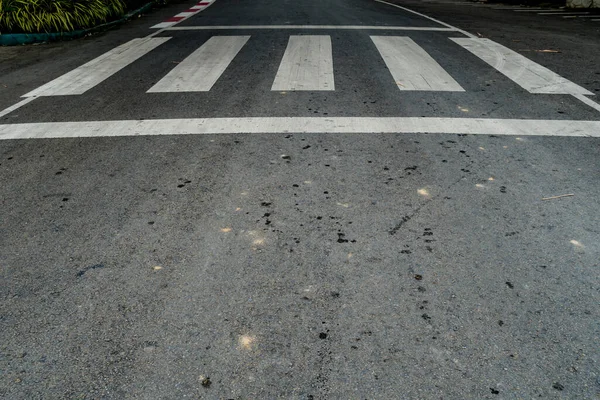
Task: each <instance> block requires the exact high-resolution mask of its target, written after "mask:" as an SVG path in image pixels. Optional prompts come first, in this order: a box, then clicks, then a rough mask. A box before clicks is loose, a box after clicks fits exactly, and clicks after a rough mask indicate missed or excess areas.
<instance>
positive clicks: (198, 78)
mask: <svg viewBox="0 0 600 400" xmlns="http://www.w3.org/2000/svg"><path fill="white" fill-rule="evenodd" d="M248 39H250V36H213V37H212V38H210V39H209V40H208V41H207V42H206V43H204V44H203V45H202V46H201V47H200V48H199V49H198V50H196V51H194V52H193V53H192V54H190V55H189V56H188V57H187V58H186V59H185V60H183V61H182V62H181V63H179V65H177V67H175V68H173V70H171V72H169V73H168V74H167V75H166V76H165V77H164V78H163V79H161V80H160V81H159V82H158V83H157V84H156V85H154V86H153V87H152V88H150V90H148V92H149V93H153V92H154V93H157V92H207V91H209V90H210V89H211V88H212V87H213V85H214V84H215V82H217V80H218V79H219V77H220V76H221V75H222V74H223V72H225V69H227V67H228V66H229V64H230V63H231V61H232V60H233V59H234V57H235V56H236V55H237V54H238V53H239V51H240V50H241V49H242V47H244V45H245V44H246V42H247V41H248Z"/></svg>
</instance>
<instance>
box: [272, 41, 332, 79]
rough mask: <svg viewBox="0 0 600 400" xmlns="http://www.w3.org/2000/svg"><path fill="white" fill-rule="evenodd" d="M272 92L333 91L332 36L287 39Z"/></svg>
mask: <svg viewBox="0 0 600 400" xmlns="http://www.w3.org/2000/svg"><path fill="white" fill-rule="evenodd" d="M271 90H280V91H296V90H335V85H334V81H333V55H332V50H331V37H330V36H328V35H303V36H296V35H292V36H290V39H289V41H288V45H287V48H286V49H285V53H284V54H283V58H282V60H281V64H279V70H278V71H277V75H276V76H275V80H274V82H273V86H272V87H271Z"/></svg>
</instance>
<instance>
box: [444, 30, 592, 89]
mask: <svg viewBox="0 0 600 400" xmlns="http://www.w3.org/2000/svg"><path fill="white" fill-rule="evenodd" d="M450 40H453V41H454V42H456V43H458V44H459V45H460V46H462V47H464V48H465V49H467V50H468V51H470V52H471V53H473V54H474V55H476V56H477V57H479V58H480V59H482V60H483V61H485V62H486V63H488V64H489V65H491V66H492V67H494V68H495V69H496V70H498V71H499V72H500V73H502V74H503V75H505V76H506V77H508V78H509V79H510V80H512V81H513V82H515V83H516V84H517V85H519V86H521V87H522V88H523V89H525V90H527V91H528V92H530V93H546V94H586V95H593V93H592V92H590V91H589V90H587V89H585V88H583V87H581V86H579V85H577V84H575V83H573V82H571V81H569V80H567V79H565V78H563V77H562V76H560V75H558V74H556V73H554V72H552V71H550V70H549V69H548V68H546V67H543V66H541V65H540V64H538V63H535V62H533V61H531V60H529V59H528V58H526V57H524V56H522V55H520V54H518V53H516V52H514V51H512V50H511V49H509V48H507V47H504V46H502V45H501V44H499V43H496V42H494V41H492V40H489V39H472V38H450Z"/></svg>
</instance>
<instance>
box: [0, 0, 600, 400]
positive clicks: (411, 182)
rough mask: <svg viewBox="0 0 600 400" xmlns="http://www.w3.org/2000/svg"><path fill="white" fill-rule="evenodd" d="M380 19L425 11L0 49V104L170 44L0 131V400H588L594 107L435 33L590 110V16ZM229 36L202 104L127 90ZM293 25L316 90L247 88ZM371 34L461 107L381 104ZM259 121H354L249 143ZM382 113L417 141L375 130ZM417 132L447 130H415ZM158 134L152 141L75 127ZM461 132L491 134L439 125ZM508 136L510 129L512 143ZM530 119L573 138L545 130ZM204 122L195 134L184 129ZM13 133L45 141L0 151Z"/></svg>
mask: <svg viewBox="0 0 600 400" xmlns="http://www.w3.org/2000/svg"><path fill="white" fill-rule="evenodd" d="M395 3H396V4H399V5H401V6H403V7H408V8H409V9H411V10H414V11H416V12H418V13H421V14H423V15H424V16H421V15H417V14H415V13H412V12H410V11H407V10H403V9H399V8H395V7H392V6H390V5H386V4H382V3H378V2H374V1H369V0H327V1H316V0H308V1H305V2H292V1H274V0H257V1H254V2H242V1H239V0H217V1H216V2H215V3H214V4H212V5H211V6H210V7H208V8H206V9H204V10H202V11H201V12H199V13H197V14H195V15H192V16H190V17H189V18H188V19H185V20H184V21H182V22H180V23H178V24H177V25H174V28H177V29H166V30H158V29H150V28H151V27H152V26H154V25H155V24H158V23H160V22H162V21H165V20H167V19H169V18H170V17H172V16H174V15H176V14H178V13H179V12H182V11H185V10H186V9H188V8H189V7H191V6H193V4H190V3H185V2H179V3H175V4H173V5H171V6H169V7H165V8H162V9H159V10H156V11H155V12H153V13H151V14H149V15H146V16H144V17H143V18H140V19H139V20H136V21H133V22H131V23H129V24H127V25H124V26H122V27H120V28H119V29H116V30H112V31H109V32H106V33H104V34H101V35H98V36H93V37H88V38H85V39H82V40H78V41H73V42H61V43H54V44H49V45H39V46H28V47H15V48H0V57H1V58H2V60H3V61H2V62H1V63H0V110H2V109H5V108H7V107H10V106H12V105H13V104H15V103H17V102H19V101H22V100H23V98H21V96H24V95H27V93H29V92H30V91H32V90H35V89H36V88H39V87H40V86H42V85H45V84H47V83H48V82H51V81H53V80H54V79H57V78H59V77H60V76H62V75H63V74H66V73H69V72H70V71H73V70H75V69H76V68H78V67H80V66H81V65H83V64H85V63H87V62H89V61H91V60H94V59H96V58H97V57H99V56H102V55H103V54H106V53H107V52H110V51H111V50H112V49H114V48H115V47H117V46H119V45H122V44H124V43H127V42H129V41H130V40H132V39H136V38H143V37H146V36H147V35H149V34H152V33H155V37H157V38H160V37H170V38H171V39H169V40H168V41H166V42H165V43H164V44H161V45H160V46H159V47H157V48H156V49H154V50H152V51H150V52H148V53H146V54H145V55H143V56H141V57H140V58H139V59H137V60H135V61H132V62H131V63H128V64H127V65H126V66H124V68H122V69H120V70H119V71H117V72H116V73H114V74H112V75H111V76H109V77H108V78H107V79H105V80H103V81H101V82H98V83H97V84H96V85H93V87H91V88H90V89H89V90H86V91H85V92H84V93H82V94H78V95H69V96H67V95H47V96H42V97H36V98H30V100H31V101H30V102H29V103H27V104H24V105H23V106H22V107H20V108H18V109H16V110H14V111H12V112H10V113H7V114H6V115H4V116H3V117H0V183H1V186H0V205H1V207H0V299H1V300H0V371H1V373H0V397H1V398H5V399H184V398H196V399H197V398H201V399H236V400H237V399H278V398H281V399H303V400H308V399H369V400H371V399H530V398H548V399H562V398H564V399H597V398H600V366H599V363H600V351H599V345H598V343H600V307H598V305H599V304H600V291H599V288H600V283H599V278H600V262H599V260H600V241H599V236H600V235H599V234H600V228H599V227H600V211H599V210H600V180H599V178H600V157H599V156H600V132H598V133H595V131H594V127H595V126H596V125H592V124H594V123H597V122H598V121H600V110H597V109H595V108H594V107H593V106H590V105H588V104H586V103H584V102H582V101H581V100H580V99H578V98H577V97H575V96H573V95H570V94H568V93H562V94H548V93H532V92H531V91H529V90H527V89H526V88H524V87H523V86H521V85H520V84H519V82H521V83H522V84H524V83H523V82H524V81H523V80H522V79H523V78H522V76H525V75H527V71H528V70H527V68H522V69H521V70H520V71H521V75H519V76H512V77H510V76H507V75H505V74H502V73H501V72H500V71H499V70H500V69H502V68H503V65H504V64H502V65H501V64H494V65H490V64H489V63H486V62H484V60H482V59H480V58H478V57H476V56H475V55H474V54H472V53H470V52H469V51H467V50H466V49H465V48H463V47H461V46H459V45H458V44H457V43H455V42H454V41H452V40H450V38H465V37H467V36H465V33H463V32H461V31H460V30H464V31H466V32H468V33H469V34H471V35H472V36H473V37H474V38H475V39H477V40H478V39H480V38H489V39H491V40H493V41H494V42H496V43H499V44H501V45H503V46H506V47H507V48H509V49H511V50H513V51H515V52H516V53H517V54H521V55H523V56H525V57H527V58H528V59H529V60H531V61H533V62H535V63H537V64H536V65H541V66H543V67H546V68H548V69H549V70H551V71H553V72H555V73H556V74H558V75H560V77H561V78H563V79H565V80H568V81H570V82H573V83H574V84H576V85H580V86H581V87H582V88H584V89H586V90H587V91H589V92H590V93H599V92H600V53H599V52H598V51H597V48H598V43H600V23H595V24H594V23H593V22H591V21H584V20H581V21H572V20H565V19H559V18H541V16H538V15H533V14H529V13H523V14H517V13H514V12H511V11H509V10H494V9H491V8H476V7H469V6H465V5H463V4H461V3H459V2H449V1H447V0H446V1H444V2H439V3H438V2H418V1H416V0H403V1H400V0H397V1H396V2H395ZM427 17H431V18H434V19H438V20H441V21H443V22H445V23H448V24H451V26H452V27H456V29H455V28H448V29H449V30H447V31H444V30H442V31H440V30H428V29H430V28H444V29H445V28H447V26H446V25H441V24H439V23H437V22H435V21H434V20H432V19H430V18H427ZM239 25H244V26H246V27H245V28H239V27H238V26H239ZM258 25H260V26H265V27H262V28H260V29H256V27H257V26H258ZM280 25H333V26H342V25H348V26H361V25H362V26H371V27H389V28H392V27H403V29H399V30H391V29H390V30H386V29H381V28H368V29H336V28H335V27H334V28H331V27H321V28H318V29H313V28H310V27H297V28H294V29H288V28H281V27H274V26H280ZM219 26H221V27H222V26H228V27H230V28H227V29H221V28H217V27H219ZM248 26H250V27H248ZM251 26H254V28H253V27H251ZM268 26H271V27H268ZM206 27H212V28H206ZM196 28H198V29H196ZM415 29H421V30H415ZM458 29H460V30H458ZM156 32H157V33H156ZM243 35H248V36H251V37H250V39H249V40H248V42H247V43H246V44H245V45H244V46H243V47H242V48H241V50H240V51H239V53H237V55H235V57H234V58H233V59H232V60H231V62H230V63H229V64H228V65H227V68H226V69H225V70H224V72H222V74H221V75H219V77H218V79H217V81H216V82H215V84H214V86H212V88H211V89H210V90H208V91H202V92H200V91H195V92H175V91H171V92H167V93H148V90H149V89H150V88H152V87H153V86H154V85H155V84H156V83H157V82H159V81H161V80H162V79H163V78H164V77H165V76H166V75H167V74H169V73H170V72H171V71H173V69H174V68H175V67H176V66H177V65H181V64H183V65H185V63H184V62H185V60H186V59H187V57H189V56H190V55H191V54H193V53H194V52H195V51H196V50H197V49H198V48H199V47H200V46H202V45H203V44H205V43H207V41H209V40H210V39H211V38H212V37H214V36H243ZM291 35H298V36H306V35H319V36H320V37H330V40H331V57H332V60H333V77H334V79H335V90H327V91H324V90H306V91H298V90H285V91H281V90H271V88H272V86H271V85H272V84H273V80H274V78H275V76H276V75H277V74H278V71H279V69H280V63H281V62H282V59H284V58H285V56H284V55H285V54H286V49H287V47H286V46H287V45H288V40H289V38H290V36H291ZM374 35H381V36H401V37H408V38H410V39H411V41H413V42H414V43H416V44H417V46H418V47H420V48H421V49H423V50H424V51H425V52H426V54H428V55H429V56H430V57H431V58H432V59H433V60H435V62H437V64H439V66H440V67H441V68H442V69H443V71H446V72H447V74H448V75H449V76H450V77H451V78H452V79H454V80H455V81H456V82H457V83H458V84H459V85H460V87H461V88H462V89H464V91H439V90H425V91H423V90H408V89H407V88H406V87H403V84H405V82H397V81H395V79H394V78H393V77H392V75H391V73H390V72H391V71H390V68H389V65H387V64H386V62H385V61H384V58H383V57H382V55H381V53H380V51H379V49H378V48H376V47H375V46H374V45H373V43H374V42H373V40H372V39H371V38H370V36H374ZM538 50H553V52H542V51H538ZM325 53H326V52H325ZM402 54H404V53H402ZM215 57H216V56H215ZM304 57H305V58H302V59H300V61H299V65H300V66H302V62H303V61H304V60H305V59H306V58H310V57H311V54H310V53H308V55H307V56H304ZM414 57H416V58H418V56H414ZM506 57H507V58H505V61H506V60H508V61H506V62H509V61H510V57H512V56H510V55H508V56H506ZM325 58H326V57H325ZM416 58H415V59H416ZM421 61H422V62H424V63H426V64H424V65H426V66H427V68H426V67H425V66H424V67H423V68H422V73H423V74H424V75H426V76H427V77H433V78H437V77H438V76H437V75H436V74H435V73H432V72H430V71H431V70H430V69H428V68H432V64H431V63H429V62H428V61H427V59H425V58H423V59H421ZM218 65H220V64H219V63H218V62H215V63H214V64H211V68H218ZM392 69H393V67H392ZM98 71H99V69H98V68H95V69H93V70H91V71H90V73H89V76H95V74H98V73H99V72H98ZM306 71H308V72H307V74H308V75H310V71H312V70H311V69H310V68H308V67H307V68H306ZM538 71H539V70H538ZM427 74H429V75H427ZM523 74H524V75H523ZM541 74H542V75H543V74H544V73H543V72H542V73H541ZM207 75H208V74H207ZM323 76H326V75H320V77H321V78H322V77H323ZM197 79H203V77H199V78H198V77H197ZM323 79H326V78H323ZM73 82H74V80H73ZM429 83H430V84H434V82H433V81H430V82H429ZM401 89H402V90H401ZM595 97H597V96H591V95H589V96H588V95H586V98H587V99H590V100H591V101H593V102H595V104H598V100H597V99H595ZM273 117H278V118H280V120H278V121H283V122H278V123H281V124H285V123H287V122H286V121H288V120H287V119H286V118H287V117H293V118H295V119H294V121H296V122H294V123H298V124H300V123H305V124H306V126H314V125H311V124H315V123H316V122H315V121H316V120H315V119H314V118H321V119H322V120H332V121H342V120H340V119H336V118H345V117H352V118H356V119H355V120H353V121H361V122H360V123H361V124H364V126H365V127H366V128H365V133H343V130H342V131H340V129H337V128H336V129H332V130H330V131H325V130H324V131H323V132H315V131H314V130H311V129H312V128H311V129H307V130H306V131H301V130H298V129H296V128H293V129H292V128H289V129H287V128H286V126H285V125H283V127H282V129H281V130H280V131H278V132H272V131H268V129H267V128H266V127H269V126H272V125H270V124H272V123H273V122H272V121H273ZM366 117H369V118H372V119H369V120H367V119H365V118H366ZM388 117H390V118H391V117H395V118H396V117H397V118H401V119H400V120H399V121H402V123H406V124H410V123H414V124H416V125H415V126H416V127H415V128H414V129H412V130H410V132H408V133H406V132H405V133H393V132H392V133H390V132H389V131H388V130H386V129H387V128H386V127H387V125H385V124H386V123H387V122H386V121H387V120H386V119H385V118H388ZM439 117H444V118H449V119H448V120H444V121H450V122H449V123H448V130H447V131H444V130H443V129H433V130H432V129H429V130H428V129H425V128H424V126H425V122H423V121H429V122H427V123H430V122H431V121H435V119H436V118H439ZM226 118H227V119H226ZM242 118H248V119H242ZM158 119H160V120H172V121H173V128H170V129H168V130H165V132H164V134H162V133H160V132H159V133H156V132H154V133H153V134H152V135H149V133H147V132H144V131H141V132H138V133H140V135H138V136H120V137H108V136H109V135H110V134H111V132H108V131H107V130H106V129H104V130H103V129H102V127H101V126H100V127H98V126H96V125H94V127H92V128H90V127H89V126H88V125H85V123H86V122H89V121H102V122H103V123H104V121H111V122H114V123H115V124H121V123H122V124H127V123H129V122H132V121H142V120H143V121H144V122H145V123H147V121H148V120H149V121H153V120H158ZM450 119H452V120H450ZM454 120H456V121H457V122H456V123H455V124H453V123H452V121H454ZM469 120H477V121H480V120H481V121H483V122H482V123H483V125H482V126H484V127H487V128H481V129H482V130H485V129H490V131H489V132H487V131H478V132H475V133H477V134H464V133H459V134H456V133H449V132H456V130H457V129H458V130H461V129H466V128H465V126H467V123H468V121H469ZM487 120H493V121H497V124H498V126H500V128H498V129H491V128H489V127H490V126H492V125H486V124H485V121H487ZM505 120H506V121H513V122H510V123H509V122H507V123H506V124H507V125H503V122H502V121H505ZM521 120H522V121H523V126H532V127H537V128H535V129H536V130H535V131H534V132H529V131H527V129H529V128H523V132H522V133H523V134H522V135H516V134H510V132H512V131H510V130H511V129H512V130H514V131H517V130H518V125H519V121H521ZM115 121H116V122H115ZM244 121H246V122H247V121H252V123H253V124H254V123H256V124H257V126H259V127H260V126H264V127H265V133H262V132H261V133H243V132H244V129H246V128H245V127H244V126H243V123H245V122H244ZM298 121H300V122H298ZM465 121H467V122H465ZM514 121H516V122H514ZM532 121H533V122H532ZM539 121H543V124H541V123H540V125H536V124H537V123H538V122H539ZM554 121H555V122H556V123H559V122H565V121H568V122H569V123H570V122H571V121H572V122H573V124H580V123H589V124H590V125H585V126H589V127H591V128H585V129H587V130H586V131H585V132H584V133H583V134H582V135H580V136H578V133H577V132H576V131H575V132H571V131H569V130H565V132H564V135H560V134H559V135H558V136H557V135H556V134H553V136H548V135H550V133H549V132H550V130H551V129H552V126H553V125H552V124H553V122H554ZM53 122H54V123H57V124H50V123H53ZM65 123H67V124H65ZM69 123H77V124H74V125H68V124H69ZM106 123H107V124H108V122H106ZM205 123H206V124H210V123H214V124H216V125H214V126H217V127H219V128H218V129H220V131H219V133H218V134H197V135H194V134H189V133H192V131H194V129H198V126H200V127H201V126H203V124H205ZM336 123H337V122H336ZM421 123H423V124H424V125H419V124H421ZM23 124H31V125H23ZM239 124H242V126H241V127H240V126H239ZM290 124H291V122H290ZM527 124H531V125H527ZM19 126H31V127H32V129H38V130H36V131H35V132H38V131H39V130H40V129H41V130H44V129H47V130H48V132H50V133H49V135H50V136H52V137H55V138H51V139H48V138H32V137H28V136H26V135H25V136H23V137H27V138H20V139H8V140H3V139H6V138H5V137H4V136H2V135H7V137H8V135H10V134H11V132H12V131H13V130H16V129H17V128H18V127H19ZM110 126H113V125H110ZM115 126H116V125H115ZM290 126H292V125H290ZM294 126H296V125H294ZM360 126H363V125H360ZM371 126H373V127H371ZM561 126H562V125H561ZM577 126H584V125H577ZM214 129H217V128H214ZM247 129H250V128H247ZM379 129H380V130H379ZM469 129H470V128H469ZM503 129H507V130H509V131H510V132H509V134H507V133H506V132H504V131H503ZM532 129H533V128H532ZM257 130H260V128H257V129H254V130H250V131H252V132H256V131H257ZM421 130H422V131H421ZM546 130H548V131H546ZM94 132H95V133H94ZM240 132H242V133H240ZM340 132H341V133H340ZM353 132H356V129H354V130H353ZM380 132H388V133H380ZM209 133H215V132H212V131H211V132H209ZM146 134H148V136H146ZM34 136H35V135H34ZM86 136H94V137H86ZM581 136H583V137H581ZM585 136H587V137H585ZM565 194H568V195H572V196H568V197H560V198H551V197H552V196H559V195H565ZM548 198H550V199H548ZM542 199H548V200H542Z"/></svg>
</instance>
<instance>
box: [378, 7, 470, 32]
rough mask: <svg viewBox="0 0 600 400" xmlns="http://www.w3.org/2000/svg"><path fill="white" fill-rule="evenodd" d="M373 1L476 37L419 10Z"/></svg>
mask: <svg viewBox="0 0 600 400" xmlns="http://www.w3.org/2000/svg"><path fill="white" fill-rule="evenodd" d="M375 1H376V2H377V3H382V4H386V5H388V6H390V7H395V8H399V9H401V10H404V11H406V12H409V13H411V14H415V15H418V16H419V17H423V18H426V19H428V20H430V21H433V22H435V23H436V24H440V25H442V26H445V27H446V28H451V29H453V30H455V31H457V32H460V33H462V34H463V35H465V36H467V37H470V38H476V37H477V36H475V35H473V34H472V33H469V32H467V31H464V30H462V29H460V28H457V27H455V26H452V25H450V24H447V23H445V22H442V21H440V20H439V19H435V18H432V17H430V16H428V15H425V14H422V13H420V12H417V11H413V10H411V9H410V8H406V7H402V6H399V5H398V4H392V3H388V2H387V1H384V0H375Z"/></svg>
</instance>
